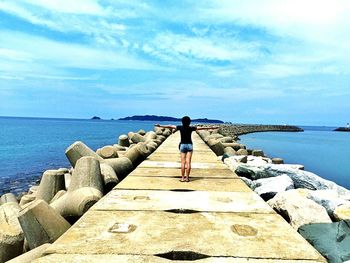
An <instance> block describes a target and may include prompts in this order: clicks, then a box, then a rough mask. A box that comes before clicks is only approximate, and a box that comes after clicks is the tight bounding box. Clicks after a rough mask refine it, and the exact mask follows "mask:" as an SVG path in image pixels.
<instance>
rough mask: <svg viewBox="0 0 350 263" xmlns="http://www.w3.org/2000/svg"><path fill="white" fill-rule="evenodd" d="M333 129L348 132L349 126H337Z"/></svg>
mask: <svg viewBox="0 0 350 263" xmlns="http://www.w3.org/2000/svg"><path fill="white" fill-rule="evenodd" d="M334 131H343V132H350V128H349V127H339V128H336V129H335V130H334Z"/></svg>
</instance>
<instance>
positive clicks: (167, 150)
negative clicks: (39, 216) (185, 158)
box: [35, 130, 325, 262]
mask: <svg viewBox="0 0 350 263" xmlns="http://www.w3.org/2000/svg"><path fill="white" fill-rule="evenodd" d="M156 132H158V130H157V131H156ZM192 138H193V142H194V149H195V152H194V155H193V158H195V156H196V155H197V156H198V158H197V157H196V158H197V159H193V161H194V162H193V163H192V171H191V176H190V179H191V181H190V182H188V183H185V182H179V176H180V175H181V170H180V169H179V168H180V160H179V159H180V158H179V154H178V143H179V134H178V133H175V134H174V135H172V136H170V137H169V138H168V139H166V140H165V141H164V142H163V144H162V145H161V146H160V147H159V148H158V149H157V150H156V151H155V153H154V154H152V155H150V156H149V158H148V159H147V160H146V161H143V162H142V163H141V164H140V165H139V166H138V167H137V168H136V169H135V170H134V171H133V172H132V173H131V174H130V175H129V176H127V177H126V178H125V179H124V180H123V181H122V182H120V183H119V184H118V185H117V186H116V187H115V188H114V189H113V190H112V191H111V192H109V193H108V194H107V195H106V196H105V197H103V198H102V199H101V200H100V201H99V202H98V203H96V204H95V205H94V206H93V207H92V208H91V209H90V210H89V211H88V212H87V213H85V214H84V215H83V216H82V217H81V218H80V220H79V221H78V222H77V223H76V224H75V225H74V226H73V227H72V228H70V229H69V230H68V231H67V232H66V233H65V234H64V235H62V236H61V237H60V238H59V240H57V241H56V242H55V243H54V244H53V245H52V246H51V247H50V248H49V249H47V251H46V255H45V256H44V257H41V258H40V259H38V260H36V261H35V262H75V261H79V262H169V259H170V260H171V259H176V260H179V261H180V262H181V261H184V260H197V259H198V260H197V261H196V262H248V261H249V262H325V260H324V258H322V256H321V255H320V254H319V253H318V252H317V251H316V250H315V249H314V248H313V247H312V246H311V245H310V244H309V243H308V242H307V241H305V239H303V238H302V237H301V236H300V235H299V234H298V233H297V232H296V231H295V230H294V229H293V228H292V227H291V226H290V225H289V224H288V223H287V222H286V221H285V220H284V219H283V218H282V217H281V216H279V215H277V214H276V213H275V212H274V211H273V210H272V209H271V208H270V207H269V206H268V205H267V204H266V203H265V202H264V201H263V200H262V199H261V198H260V197H259V196H258V195H257V194H256V193H254V192H253V191H251V190H250V189H249V188H248V187H247V186H246V184H245V183H244V182H243V181H242V180H241V179H239V178H238V177H237V175H235V174H234V173H232V172H231V171H230V170H229V169H228V168H227V166H225V165H224V164H222V163H220V162H218V161H217V157H216V156H215V154H213V152H212V151H210V150H209V148H208V146H207V145H206V144H205V143H204V142H203V141H202V140H201V139H200V138H199V136H198V135H197V134H193V136H192ZM171 190H173V191H171Z"/></svg>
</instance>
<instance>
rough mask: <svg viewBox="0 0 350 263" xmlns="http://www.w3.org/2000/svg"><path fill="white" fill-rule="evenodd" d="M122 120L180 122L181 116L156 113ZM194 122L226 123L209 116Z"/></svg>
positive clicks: (121, 119)
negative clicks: (157, 114)
mask: <svg viewBox="0 0 350 263" xmlns="http://www.w3.org/2000/svg"><path fill="white" fill-rule="evenodd" d="M118 120H120V121H169V122H179V121H181V118H174V117H168V116H156V115H134V116H131V117H129V116H128V117H125V118H120V119H118ZM192 122H201V123H224V122H223V121H221V120H212V119H207V118H200V119H193V120H192Z"/></svg>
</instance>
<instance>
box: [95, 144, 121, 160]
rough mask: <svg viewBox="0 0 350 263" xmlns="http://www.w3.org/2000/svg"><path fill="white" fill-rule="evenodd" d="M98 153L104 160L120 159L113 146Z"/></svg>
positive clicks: (108, 146)
mask: <svg viewBox="0 0 350 263" xmlns="http://www.w3.org/2000/svg"><path fill="white" fill-rule="evenodd" d="M96 153H97V154H98V155H99V156H101V157H102V158H103V159H110V158H118V152H117V151H116V150H115V148H114V147H113V146H111V145H107V146H103V147H102V148H100V149H98V150H97V151H96Z"/></svg>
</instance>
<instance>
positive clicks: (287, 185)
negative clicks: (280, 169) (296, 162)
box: [254, 175, 294, 201]
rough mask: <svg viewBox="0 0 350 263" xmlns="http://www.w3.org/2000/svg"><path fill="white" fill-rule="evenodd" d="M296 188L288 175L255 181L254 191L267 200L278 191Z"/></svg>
mask: <svg viewBox="0 0 350 263" xmlns="http://www.w3.org/2000/svg"><path fill="white" fill-rule="evenodd" d="M290 189H294V185H293V180H292V179H290V178H289V177H288V176H287V175H280V176H276V177H270V178H263V179H258V180H256V181H254V192H256V193H257V194H258V195H260V196H261V198H262V199H264V200H265V201H267V200H270V199H271V198H273V197H274V196H275V195H276V194H277V193H280V192H284V191H287V190H290Z"/></svg>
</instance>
